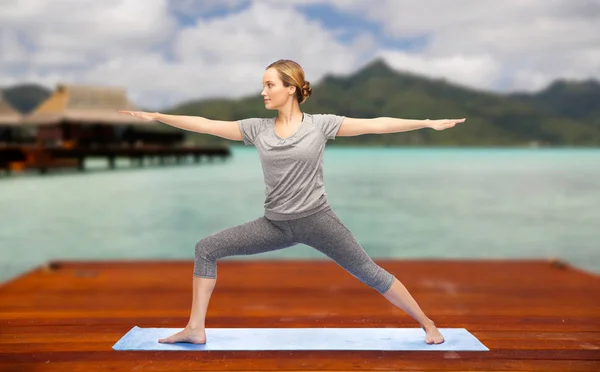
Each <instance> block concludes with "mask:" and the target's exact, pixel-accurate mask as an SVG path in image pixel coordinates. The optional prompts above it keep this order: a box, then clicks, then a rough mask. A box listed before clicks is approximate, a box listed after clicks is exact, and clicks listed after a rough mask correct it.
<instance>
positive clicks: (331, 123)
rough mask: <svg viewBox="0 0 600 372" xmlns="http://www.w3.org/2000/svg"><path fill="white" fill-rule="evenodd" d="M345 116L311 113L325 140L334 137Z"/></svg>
mask: <svg viewBox="0 0 600 372" xmlns="http://www.w3.org/2000/svg"><path fill="white" fill-rule="evenodd" d="M344 118H345V116H338V115H331V114H316V115H313V119H314V121H315V125H316V126H317V127H318V128H319V129H320V130H321V132H323V135H324V136H325V138H326V139H327V140H333V139H335V135H336V134H337V132H338V130H339V129H340V126H341V125H342V122H343V121H344Z"/></svg>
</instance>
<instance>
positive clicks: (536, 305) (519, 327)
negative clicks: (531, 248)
mask: <svg viewBox="0 0 600 372" xmlns="http://www.w3.org/2000/svg"><path fill="white" fill-rule="evenodd" d="M378 263H379V264H380V265H381V266H382V267H384V268H386V269H387V270H389V271H390V272H392V273H393V274H394V275H396V277H398V278H399V279H400V280H401V281H402V282H403V283H404V284H405V285H406V286H407V288H408V289H409V290H410V291H411V293H412V294H413V296H414V297H415V298H416V299H417V302H419V304H420V305H421V307H422V308H423V309H424V311H425V313H426V314H427V315H428V316H429V317H430V318H432V319H433V320H434V321H435V322H436V324H437V325H438V327H443V328H446V327H448V328H460V327H464V328H466V329H467V330H468V331H470V332H471V333H473V334H474V335H475V336H476V337H477V338H478V339H479V340H480V341H481V342H483V343H484V344H485V345H486V346H487V347H488V348H490V351H489V352H485V351H481V352H445V351H401V352H400V351H398V352H391V351H260V352H257V351H227V352H225V351H221V352H216V351H190V352H187V351H177V352H174V351H171V352H167V351H114V350H112V349H111V348H112V345H113V344H114V343H115V342H116V341H117V340H119V339H120V338H121V337H122V336H123V335H124V334H125V333H126V332H127V331H128V330H129V329H131V328H132V327H133V326H134V325H138V326H140V327H171V328H176V327H183V326H185V324H186V322H187V319H188V316H189V311H190V303H191V273H192V263H191V261H185V262H182V261H142V262H139V261H135V262H123V261H119V262H65V263H62V262H56V263H52V264H50V265H47V266H46V267H44V268H38V269H36V270H33V271H31V272H29V273H26V274H24V275H23V276H21V277H18V278H16V279H14V280H11V281H8V282H6V283H4V284H3V285H2V286H0V370H2V371H8V370H10V371H86V372H87V371H108V370H111V371H112V370H115V371H125V370H126V371H133V370H135V371H138V370H139V371H142V370H143V371H166V370H168V371H189V370H215V371H216V370H220V371H226V370H236V371H300V370H302V371H317V370H318V371H325V370H327V371H329V370H337V371H340V370H345V371H350V370H361V371H365V370H367V371H370V370H378V371H400V370H403V371H404V370H415V371H416V370H418V371H434V370H435V371H466V370H470V371H600V277H599V276H597V275H593V274H591V273H588V272H585V271H581V270H578V269H576V268H572V267H570V266H563V265H560V264H551V263H549V262H547V261H479V260H456V261H446V260H422V261H418V260H414V261H382V260H378ZM206 326H207V328H210V327H414V328H418V327H419V325H418V323H416V322H414V321H413V320H412V319H411V318H410V317H409V316H408V315H407V314H405V313H403V312H402V311H400V310H398V309H396V308H395V307H393V306H392V305H391V304H390V303H388V302H387V300H385V298H384V297H383V296H380V295H379V294H378V293H377V292H376V291H374V290H372V289H370V288H368V287H366V286H365V285H363V284H362V283H360V282H359V281H358V280H356V279H355V278H354V277H352V276H350V275H349V274H347V273H346V272H345V271H343V269H341V268H340V267H339V266H337V265H336V264H334V263H333V262H329V261H246V260H239V261H237V260H236V261H232V260H222V261H219V266H218V280H217V287H216V288H215V291H214V293H213V296H212V299H211V302H210V307H209V311H208V316H207V323H206ZM208 342H210V340H209V341H208Z"/></svg>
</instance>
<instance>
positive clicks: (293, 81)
mask: <svg viewBox="0 0 600 372" xmlns="http://www.w3.org/2000/svg"><path fill="white" fill-rule="evenodd" d="M271 67H272V68H274V69H276V70H277V73H278V75H279V78H280V79H281V81H283V85H284V86H286V87H289V86H290V85H293V86H295V87H296V99H297V100H298V103H304V102H305V101H306V100H307V99H308V97H310V95H311V94H312V88H311V87H310V83H309V82H308V81H305V80H304V70H303V69H302V67H300V65H299V64H297V63H296V62H294V61H291V60H289V59H280V60H279V61H275V62H273V63H271V64H270V65H269V66H267V68H266V69H265V70H268V69H270V68H271Z"/></svg>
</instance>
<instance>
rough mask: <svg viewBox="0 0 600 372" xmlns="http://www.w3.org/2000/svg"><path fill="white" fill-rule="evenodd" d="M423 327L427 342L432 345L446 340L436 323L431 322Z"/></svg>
mask: <svg viewBox="0 0 600 372" xmlns="http://www.w3.org/2000/svg"><path fill="white" fill-rule="evenodd" d="M421 328H423V330H424V331H425V342H426V343H428V344H430V345H431V344H441V343H442V342H444V336H442V334H441V333H440V331H439V330H438V329H437V327H436V326H435V324H433V322H431V324H428V325H426V326H421Z"/></svg>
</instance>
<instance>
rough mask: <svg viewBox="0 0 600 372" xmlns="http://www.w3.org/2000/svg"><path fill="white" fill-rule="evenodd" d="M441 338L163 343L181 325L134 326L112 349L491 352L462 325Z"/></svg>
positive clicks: (339, 335)
mask: <svg viewBox="0 0 600 372" xmlns="http://www.w3.org/2000/svg"><path fill="white" fill-rule="evenodd" d="M438 329H439V330H440V332H441V333H442V335H443V336H444V339H445V341H444V342H443V343H441V344H437V345H434V344H432V345H429V344H427V343H425V331H423V329H422V328H207V329H206V339H207V342H206V344H203V345H196V344H190V343H177V344H161V343H159V342H158V339H159V338H165V337H168V336H170V335H172V334H174V333H177V332H179V331H181V330H182V328H140V327H137V326H135V327H133V328H132V329H131V330H130V331H129V332H127V333H126V334H125V335H124V336H123V337H122V338H121V339H120V340H119V341H118V342H117V343H116V344H115V345H114V346H113V349H115V350H200V351H202V350H440V351H448V350H453V351H489V349H488V348H487V347H485V345H483V344H482V343H481V342H480V341H479V340H478V339H477V338H476V337H475V336H473V335H472V334H471V333H470V332H469V331H467V330H466V329H464V328H438Z"/></svg>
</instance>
